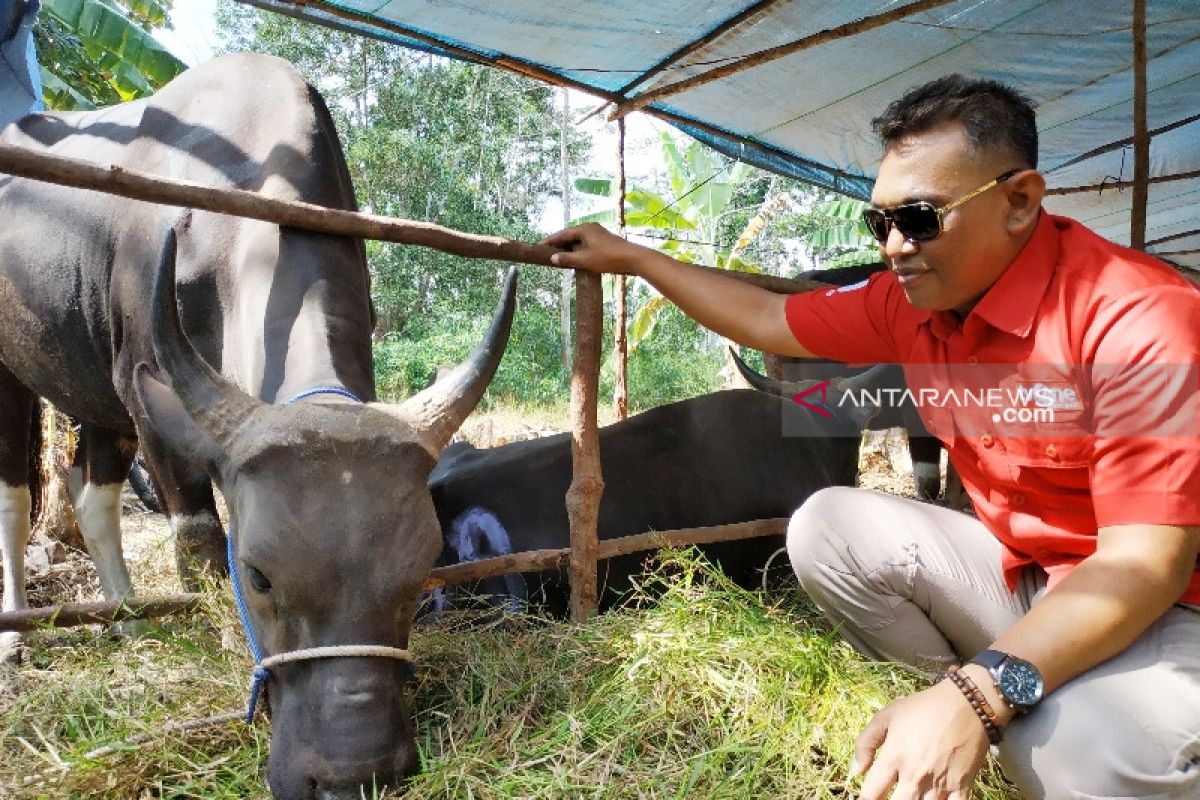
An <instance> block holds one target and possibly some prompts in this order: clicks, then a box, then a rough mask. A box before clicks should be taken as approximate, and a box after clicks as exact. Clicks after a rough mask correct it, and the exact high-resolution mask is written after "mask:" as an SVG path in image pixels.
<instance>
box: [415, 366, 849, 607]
mask: <svg viewBox="0 0 1200 800" xmlns="http://www.w3.org/2000/svg"><path fill="white" fill-rule="evenodd" d="M858 441H859V429H858V427H857V426H856V425H855V424H854V423H853V422H851V421H849V420H846V419H843V418H842V417H840V416H838V415H836V414H835V415H833V416H831V417H828V418H826V417H820V416H815V415H808V414H806V413H805V412H804V411H803V409H800V408H799V407H798V406H796V404H794V403H792V402H791V401H789V400H783V399H781V398H778V397H773V396H770V395H768V394H764V393H762V392H756V391H751V390H745V389H741V390H732V391H724V392H717V393H714V394H708V395H702V396H700V397H696V398H692V399H690V400H684V401H681V402H678V403H672V404H670V405H665V406H660V407H658V408H654V409H651V410H649V411H645V412H643V413H641V414H637V415H636V416H633V417H630V418H629V419H626V420H623V421H621V422H618V423H615V424H613V425H609V426H606V427H604V428H601V429H600V460H601V464H602V469H603V476H604V484H605V485H604V493H603V495H602V496H601V501H600V519H599V535H600V538H601V539H611V538H616V537H620V536H629V535H633V534H639V533H645V532H646V531H649V530H673V529H678V528H691V527H701V526H709V525H722V524H728V523H735V522H746V521H749V520H755V519H764V518H771V517H786V516H789V515H790V514H791V513H792V512H793V511H795V510H796V509H797V508H798V507H799V506H800V504H801V503H802V502H804V499H805V498H807V497H808V496H809V495H810V494H811V493H813V492H815V491H816V490H818V489H821V488H823V487H826V486H834V485H850V486H852V485H853V484H854V480H855V475H856V472H857V467H858ZM570 482H571V443H570V439H569V437H568V435H567V434H559V435H556V436H550V437H546V438H542V439H533V440H529V441H523V442H515V443H512V444H506V445H502V446H500V447H494V448H489V449H475V448H473V447H471V446H470V445H466V444H454V445H451V446H450V447H449V448H447V449H446V450H445V452H444V453H443V455H442V458H441V459H440V460H439V461H438V464H437V466H436V467H435V468H434V470H433V473H432V474H431V475H430V479H429V487H430V492H431V494H432V496H433V502H434V505H435V506H436V508H437V514H438V519H439V520H440V521H441V524H442V532H443V535H444V536H445V539H446V548H445V550H444V552H443V560H445V561H456V560H457V561H471V560H476V559H480V558H486V557H489V556H495V555H502V554H505V553H508V552H522V551H526V550H538V549H543V548H561V547H567V546H568V544H569V527H568V521H567V513H566V510H565V506H564V501H563V497H564V495H565V493H566V491H567V487H568V485H569V484H570ZM782 544H783V537H782V536H771V537H762V538H759V539H747V540H743V541H734V542H721V543H716V544H710V545H704V546H703V547H702V550H704V551H705V553H706V555H707V556H708V558H709V559H710V560H712V561H713V562H714V563H716V564H718V565H720V566H721V567H722V569H723V570H724V571H725V572H726V573H727V574H728V575H729V576H730V577H732V578H733V579H734V580H736V581H737V582H739V583H741V584H743V585H747V586H749V585H753V584H755V582H756V581H757V580H758V579H759V574H760V573H759V571H760V570H761V569H762V567H763V566H764V565H765V564H766V562H767V560H768V558H769V557H770V556H771V554H772V553H774V552H775V551H776V550H777V549H778V548H780V547H781V546H782ZM645 558H646V554H635V555H628V556H621V557H618V558H614V559H609V560H607V561H602V562H600V565H599V580H600V583H601V584H602V589H603V591H602V593H601V608H606V607H608V606H611V605H612V603H613V602H614V601H615V600H617V599H618V598H620V597H621V595H622V594H624V593H625V592H626V591H627V590H628V589H629V588H630V585H631V584H630V577H631V576H632V575H635V574H637V573H639V572H640V571H641V565H642V563H643V562H644V560H645ZM467 589H468V591H469V592H470V593H475V594H479V595H484V596H492V597H498V598H501V602H502V604H513V602H514V601H516V602H517V603H525V602H528V603H530V604H531V605H534V606H539V607H542V608H544V609H545V610H547V611H549V612H550V613H552V614H556V615H564V614H565V613H566V609H567V599H568V596H569V585H568V582H567V579H566V576H565V574H563V573H561V572H555V571H549V572H543V573H538V574H531V575H527V576H513V575H510V576H506V577H504V578H495V579H490V580H488V581H483V582H481V583H479V584H477V585H475V586H471V587H467Z"/></svg>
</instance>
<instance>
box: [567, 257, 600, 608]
mask: <svg viewBox="0 0 1200 800" xmlns="http://www.w3.org/2000/svg"><path fill="white" fill-rule="evenodd" d="M602 306H603V291H602V290H601V287H600V276H599V275H597V274H596V273H594V272H585V271H583V270H576V271H575V367H574V370H573V372H572V373H571V463H572V468H573V477H572V479H571V487H570V488H569V489H567V516H568V518H569V519H570V525H571V567H570V572H571V619H573V620H574V621H575V622H585V621H586V620H587V619H588V618H589V617H591V616H592V615H593V614H595V613H596V609H597V606H598V604H597V590H596V552H597V533H596V529H597V526H598V524H599V519H600V495H601V493H603V491H604V478H603V477H602V476H601V473H600V431H599V428H598V427H597V425H596V395H597V392H598V389H599V382H600V380H599V379H600V340H601V337H602V335H603V327H604V326H603V316H602V312H603V308H602Z"/></svg>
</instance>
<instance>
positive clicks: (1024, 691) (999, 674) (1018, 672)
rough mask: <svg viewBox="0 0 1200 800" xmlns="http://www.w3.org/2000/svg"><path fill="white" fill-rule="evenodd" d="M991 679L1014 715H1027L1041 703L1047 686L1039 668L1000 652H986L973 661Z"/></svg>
mask: <svg viewBox="0 0 1200 800" xmlns="http://www.w3.org/2000/svg"><path fill="white" fill-rule="evenodd" d="M971 663H972V664H978V665H979V666H981V667H984V668H985V669H987V671H988V672H989V673H991V675H992V681H993V682H994V683H995V684H996V689H997V690H998V691H999V692H1000V696H1001V697H1003V698H1004V702H1006V703H1008V705H1009V706H1010V707H1012V708H1013V709H1014V710H1015V711H1017V712H1018V713H1021V714H1025V713H1027V712H1028V711H1029V710H1030V709H1031V708H1033V707H1034V706H1036V705H1037V704H1038V703H1039V702H1041V700H1042V695H1043V694H1044V693H1045V685H1044V684H1043V682H1042V673H1040V672H1038V668H1037V667H1035V666H1034V665H1033V664H1031V663H1029V662H1028V661H1026V660H1025V659H1023V658H1017V657H1016V656H1012V655H1009V654H1008V653H1005V652H1002V651H1000V650H984V651H983V652H982V653H980V654H979V655H977V656H975V657H974V658H972V659H971Z"/></svg>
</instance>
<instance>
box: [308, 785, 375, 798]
mask: <svg viewBox="0 0 1200 800" xmlns="http://www.w3.org/2000/svg"><path fill="white" fill-rule="evenodd" d="M364 796H365V795H364V794H363V787H361V786H343V787H341V788H340V789H321V790H320V794H318V795H317V798H318V800H362V798H363V797H364Z"/></svg>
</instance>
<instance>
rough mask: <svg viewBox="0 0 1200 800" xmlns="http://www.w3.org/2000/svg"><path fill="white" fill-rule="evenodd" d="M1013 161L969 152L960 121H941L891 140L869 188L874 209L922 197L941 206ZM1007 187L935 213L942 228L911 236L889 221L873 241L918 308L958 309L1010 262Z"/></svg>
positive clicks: (1000, 155) (972, 302) (996, 154)
mask: <svg viewBox="0 0 1200 800" xmlns="http://www.w3.org/2000/svg"><path fill="white" fill-rule="evenodd" d="M1017 166H1019V164H1017V163H1016V161H1015V159H1013V158H1012V157H1011V156H1008V155H1006V154H1005V153H1003V152H1002V151H1001V152H991V151H984V152H978V151H973V150H972V149H971V148H970V145H969V143H968V141H967V137H966V134H965V132H964V131H963V129H962V127H961V126H960V125H958V124H957V123H946V124H943V125H940V126H938V127H936V128H933V129H931V130H929V131H925V132H923V133H919V134H914V135H912V136H908V137H906V138H904V139H901V140H899V141H897V142H894V143H893V144H892V146H891V147H890V148H889V149H888V151H887V153H886V154H885V155H884V157H883V161H882V162H881V163H880V165H879V178H878V180H877V181H876V182H875V189H874V190H873V191H872V193H871V202H872V204H873V205H875V206H876V207H877V208H882V209H889V208H892V207H893V206H897V205H900V204H901V203H911V202H916V201H918V200H925V201H927V202H929V203H931V204H933V205H934V206H936V207H938V208H940V207H942V206H944V205H946V204H948V203H951V202H953V201H955V200H958V199H959V198H961V197H963V196H964V195H966V194H968V193H970V192H972V191H974V190H975V189H978V188H979V187H980V186H983V185H984V184H986V183H987V182H988V181H990V180H992V179H993V178H995V177H997V176H998V175H1000V174H1002V173H1003V172H1005V171H1007V170H1010V169H1013V168H1015V167H1017ZM1006 188H1007V187H1006V185H1005V184H1000V185H999V186H996V187H993V188H991V189H989V190H988V191H986V192H983V193H982V194H980V195H978V196H976V197H972V198H971V199H970V200H968V201H966V202H965V203H963V204H962V205H960V206H958V207H956V208H954V209H952V210H950V211H949V212H947V213H946V214H945V215H944V216H943V218H942V233H941V235H939V236H938V237H937V238H935V239H932V240H930V241H926V242H910V241H907V240H905V238H904V236H903V235H902V234H901V233H900V232H899V231H898V230H896V229H895V228H894V227H893V228H892V229H891V231H890V232H889V234H888V239H887V242H886V243H884V244H882V245H880V248H879V249H880V253H881V254H882V256H883V259H884V261H885V262H887V264H888V266H889V267H891V269H892V271H894V272H895V273H896V274H897V276H898V277H899V278H900V285H901V286H902V287H903V288H904V292H905V294H906V295H907V296H908V299H909V302H911V303H912V304H913V305H914V306H916V307H917V308H926V309H931V310H954V311H957V312H959V314H961V315H965V314H966V313H967V312H968V311H970V310H971V308H972V307H974V305H975V303H976V302H978V301H979V298H981V297H982V296H983V295H984V293H985V292H986V291H987V290H988V289H989V288H990V287H991V285H992V284H993V283H995V282H996V280H997V279H998V278H999V277H1000V275H1001V274H1002V273H1003V272H1004V270H1005V269H1006V268H1007V267H1008V265H1009V263H1011V261H1012V259H1013V258H1014V256H1015V255H1016V252H1017V251H1018V250H1019V247H1018V248H1015V249H1014V242H1013V238H1012V236H1011V234H1010V232H1009V226H1008V217H1009V211H1010V208H1009V203H1008V197H1007V193H1006Z"/></svg>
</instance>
